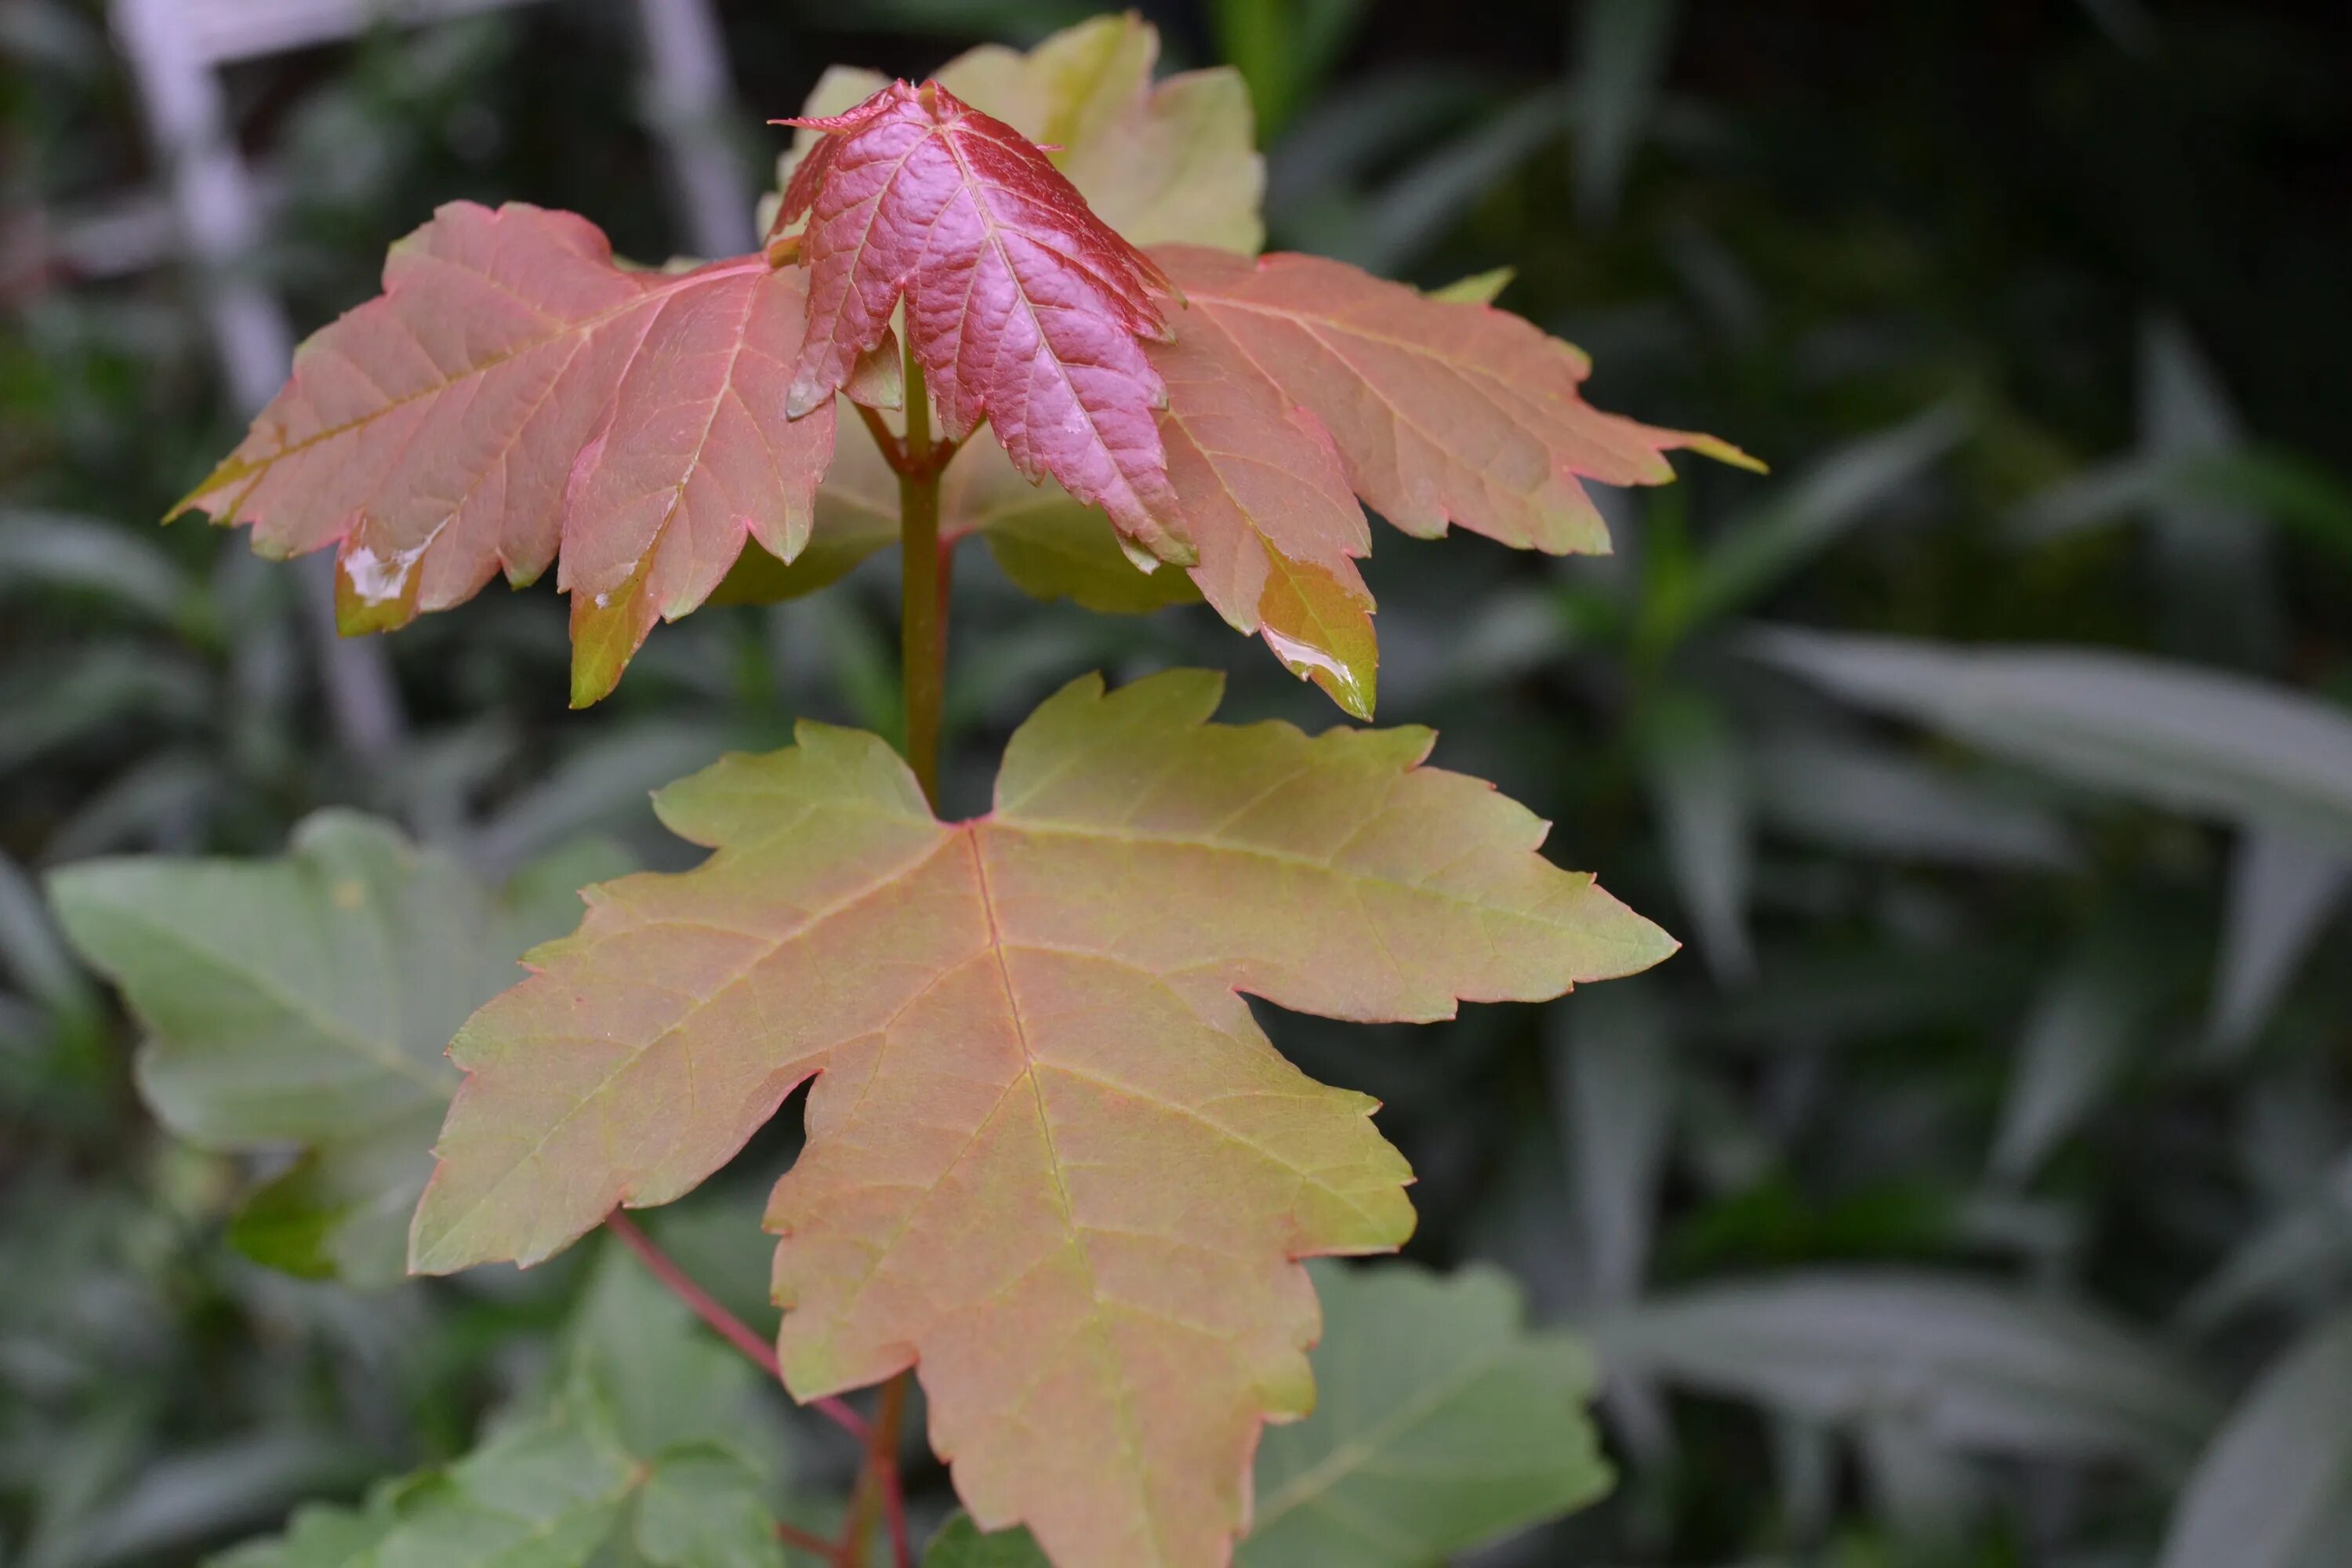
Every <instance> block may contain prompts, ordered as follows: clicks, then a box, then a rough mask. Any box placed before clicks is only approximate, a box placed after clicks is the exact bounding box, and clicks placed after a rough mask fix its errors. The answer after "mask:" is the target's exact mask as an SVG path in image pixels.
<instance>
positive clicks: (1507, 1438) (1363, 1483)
mask: <svg viewBox="0 0 2352 1568" xmlns="http://www.w3.org/2000/svg"><path fill="white" fill-rule="evenodd" d="M1315 1288H1316V1290H1317V1292H1318V1294H1319V1295H1320V1296H1321V1298H1322V1300H1323V1318H1324V1336H1323V1343H1322V1344H1321V1345H1320V1346H1318V1348H1317V1350H1316V1352H1315V1373H1316V1383H1317V1385H1318V1390H1319V1392H1320V1398H1319V1400H1318V1404H1317V1405H1316V1410H1315V1414H1314V1415H1312V1416H1310V1417H1309V1418H1308V1419H1307V1420H1305V1421H1302V1422H1300V1423H1299V1424H1298V1425H1297V1426H1282V1427H1276V1429H1274V1430H1273V1431H1270V1432H1268V1433H1267V1434H1266V1436H1265V1443H1264V1445H1263V1446H1262V1447H1261V1448H1260V1450H1259V1453H1258V1464H1257V1485H1258V1498H1257V1515H1256V1520H1255V1523H1254V1524H1253V1525H1252V1526H1251V1528H1250V1535H1249V1539H1248V1540H1247V1541H1245V1542H1243V1544H1242V1549H1241V1552H1240V1554H1239V1557H1238V1559H1237V1560H1238V1562H1239V1563H1241V1564H1242V1565H1243V1568H1440V1565H1441V1564H1443V1563H1445V1562H1446V1561H1447V1560H1448V1559H1450V1558H1451V1557H1452V1556H1453V1555H1454V1553H1455V1552H1466V1551H1469V1550H1470V1549H1471V1548H1473V1547H1475V1546H1478V1545H1480V1544H1482V1543H1483V1542H1487V1541H1490V1540H1492V1539H1494V1538H1495V1537H1496V1536H1499V1535H1502V1534H1505V1533H1507V1532H1508V1531H1513V1530H1517V1529H1520V1528H1523V1527H1525V1526H1527V1525H1530V1524H1535V1523H1538V1522H1539V1521H1543V1520H1547V1519H1554V1518H1557V1517H1559V1515H1561V1514H1564V1513H1566V1512H1568V1511H1569V1510H1571V1509H1576V1508H1580V1507H1582V1506H1583V1505H1584V1504H1586V1503H1588V1502H1591V1500H1593V1499H1594V1498H1596V1497H1599V1496H1600V1495H1601V1493H1602V1492H1603V1491H1605V1490H1606V1489H1608V1486H1609V1480H1610V1474H1609V1467H1608V1466H1607V1465H1606V1464H1605V1463H1603V1462H1602V1460H1601V1454H1600V1447H1599V1441H1598V1438H1597V1436H1596V1435H1595V1433H1594V1431H1593V1429H1592V1423H1591V1421H1590V1420H1589V1419H1588V1418H1587V1417H1586V1415H1585V1414H1584V1402H1585V1400H1586V1399H1587V1398H1589V1397H1590V1396H1591V1392H1592V1368H1591V1362H1590V1360H1589V1359H1588V1358H1587V1357H1586V1355H1585V1353H1584V1352H1583V1351H1582V1350H1581V1349H1580V1348H1579V1347H1578V1346H1577V1344H1576V1343H1575V1342H1573V1341H1571V1340H1570V1339H1568V1338H1567V1337H1566V1336H1564V1335H1559V1334H1539V1333H1530V1332H1529V1331H1528V1330H1527V1329H1526V1327H1525V1326H1524V1325H1523V1323H1522V1322H1521V1304H1520V1300H1519V1292H1518V1289H1517V1287H1516V1286H1515V1285H1514V1284H1512V1282H1511V1281H1510V1279H1508V1277H1507V1276H1505V1275H1503V1274H1501V1273H1499V1272H1497V1271H1496V1270H1494V1269H1492V1268H1469V1269H1465V1270H1464V1271H1463V1272H1461V1273H1459V1274H1456V1275H1454V1277H1452V1278H1451V1279H1442V1278H1439V1277H1437V1276H1434V1275H1431V1274H1426V1273H1423V1271H1421V1270H1420V1269H1417V1268H1411V1267H1409V1266H1406V1265H1402V1264H1397V1265H1391V1266H1389V1267H1386V1268H1360V1269H1349V1268H1340V1267H1338V1266H1336V1265H1334V1266H1325V1267H1321V1268H1317V1269H1316V1270H1315Z"/></svg>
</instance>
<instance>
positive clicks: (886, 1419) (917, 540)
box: [838, 343, 954, 1568]
mask: <svg viewBox="0 0 2352 1568" xmlns="http://www.w3.org/2000/svg"><path fill="white" fill-rule="evenodd" d="M906 387H907V434H906V436H905V437H902V438H900V439H899V440H898V442H897V444H896V448H895V449H894V448H893V447H892V444H891V443H890V442H888V441H886V440H884V439H883V437H885V436H886V435H887V434H888V431H887V426H880V422H879V421H878V420H869V421H868V426H869V427H874V426H880V427H878V428H876V433H875V440H876V442H877V444H879V445H880V446H881V447H882V455H883V456H884V457H885V458H888V459H889V460H890V466H891V467H892V468H896V469H897V470H898V579H899V581H898V680H899V691H900V695H901V698H902V702H901V706H902V707H903V708H904V709H905V710H906V720H907V740H906V752H907V765H908V767H910V768H912V769H914V770H915V777H916V779H917V781H918V782H919V783H920V784H922V786H923V797H924V798H925V799H926V800H928V801H929V802H930V803H931V805H932V806H933V807H934V808H936V807H937V806H938V805H939V800H940V711H941V710H942V708H943V707H944V706H945V699H946V691H947V668H948V605H947V579H948V553H947V552H946V551H944V550H942V549H941V548H940V470H941V469H942V468H946V467H947V459H948V458H950V457H951V456H953V455H954V447H953V446H952V445H951V444H949V443H944V442H940V443H935V442H933V440H932V439H931V403H930V394H929V391H928V390H927V389H926V388H925V387H924V384H923V367H922V364H921V363H919V361H918V360H917V359H916V358H915V352H914V349H913V347H912V345H911V343H910V344H909V346H908V350H907V376H906ZM911 1381H912V1379H911V1375H910V1374H909V1373H903V1372H902V1373H898V1375H897V1376H896V1377H893V1378H892V1379H891V1380H890V1381H889V1382H887V1383H886V1384H883V1385H882V1394H881V1399H880V1402H879V1403H878V1405H877V1406H876V1409H875V1415H874V1419H873V1421H872V1422H871V1423H869V1424H868V1426H867V1431H866V1463H865V1465H864V1467H863V1468H862V1469H861V1470H860V1472H859V1474H858V1478H857V1490H856V1494H855V1495H854V1496H853V1497H852V1498H851V1499H850V1504H849V1520H848V1523H847V1526H846V1528H845V1530H844V1531H843V1534H842V1538H841V1542H840V1545H839V1548H838V1550H839V1552H840V1562H841V1564H842V1568H862V1565H863V1563H865V1560H866V1537H867V1536H868V1534H870V1533H871V1531H872V1530H873V1527H874V1523H875V1521H876V1519H877V1516H879V1518H880V1519H881V1521H882V1522H883V1523H884V1524H885V1526H886V1527H887V1530H888V1531H889V1551H890V1560H891V1562H892V1563H894V1564H895V1565H896V1568H912V1561H913V1560H912V1557H911V1554H910V1552H909V1551H908V1543H907V1513H906V1503H905V1500H904V1497H903V1495H902V1492H901V1489H900V1485H899V1479H898V1426H899V1422H900V1420H901V1419H902V1418H903V1416H904V1415H905V1412H906V1408H907V1394H908V1388H909V1386H910V1385H911Z"/></svg>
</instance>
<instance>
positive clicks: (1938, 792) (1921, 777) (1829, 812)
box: [1751, 738, 2080, 870]
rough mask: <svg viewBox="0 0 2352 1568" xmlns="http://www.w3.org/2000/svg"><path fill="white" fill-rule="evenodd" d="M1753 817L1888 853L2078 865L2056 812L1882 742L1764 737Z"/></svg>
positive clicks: (1833, 843) (2038, 866)
mask: <svg viewBox="0 0 2352 1568" xmlns="http://www.w3.org/2000/svg"><path fill="white" fill-rule="evenodd" d="M1751 765H1752V768H1753V773H1754V777H1755V781H1756V809H1757V814H1758V816H1759V817H1761V818H1762V819H1763V821H1764V822H1765V824H1766V825H1767V826H1770V827H1772V828H1775V829H1777V830H1779V831H1780V832H1782V833H1786V834H1788V835H1790V837H1797V838H1802V839H1805V840H1807V841H1809V842H1811V843H1814V844H1819V845H1822V846H1823V847H1828V848H1832V849H1843V850H1846V851H1849V852H1852V853H1855V854H1861V855H1869V856H1885V857H1888V858H1895V859H1903V860H1919V861H1929V862H1935V861H1942V862H1948V863H1950V864H1954V865H1961V866H1989V867H1999V868H2014V869H2018V870H2057V869H2063V868H2070V867H2073V866H2074V865H2076V864H2078V863H2079V860H2080V854H2079V851H2078V850H2077V848H2076V847H2075V844H2074V838H2073V837H2072V835H2070V834H2069V833H2068V832H2067V830H2066V827H2065V825H2064V824H2063V822H2061V821H2060V820H2059V819H2058V817H2057V816H2054V815H2053V814H2052V813H2050V812H2047V811H2044V810H2042V808H2040V807H2039V806H2037V805H2032V804H2030V803H2028V802H2026V801H2023V800H2020V799H2016V798H2012V797H2010V796H2005V795H2000V794H1997V793H1995V792H1994V791H1993V790H1991V789H1990V788H1987V787H1983V786H1982V785H1980V784H1978V783H1976V782H1974V781H1972V780H1970V779H1969V778H1968V777H1966V776H1965V775H1962V774H1958V773H1954V772H1953V771H1952V770H1950V769H1948V768H1937V767H1933V766H1930V765H1928V764H1927V763H1923V762H1920V761H1917V760H1916V759H1914V758H1912V757H1909V756H1906V755H1904V754H1903V753H1901V752H1894V751H1890V750H1888V749H1886V748H1884V747H1880V746H1874V745H1871V744H1867V743H1864V742H1858V741H1847V740H1835V741H1832V740H1807V739H1796V738H1791V739H1787V740H1778V741H1770V742H1766V743H1765V744H1764V745H1763V746H1761V747H1760V748H1759V750H1758V751H1757V752H1756V754H1755V757H1754V759H1753V762H1752V764H1751Z"/></svg>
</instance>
